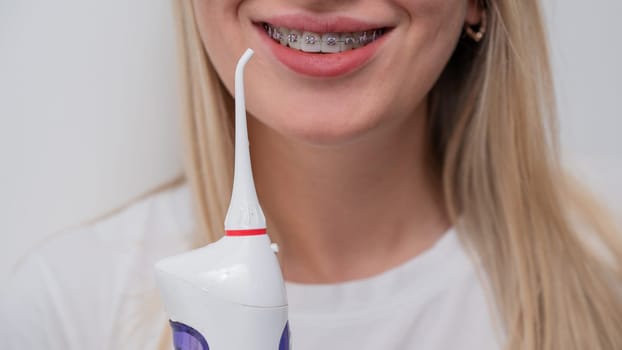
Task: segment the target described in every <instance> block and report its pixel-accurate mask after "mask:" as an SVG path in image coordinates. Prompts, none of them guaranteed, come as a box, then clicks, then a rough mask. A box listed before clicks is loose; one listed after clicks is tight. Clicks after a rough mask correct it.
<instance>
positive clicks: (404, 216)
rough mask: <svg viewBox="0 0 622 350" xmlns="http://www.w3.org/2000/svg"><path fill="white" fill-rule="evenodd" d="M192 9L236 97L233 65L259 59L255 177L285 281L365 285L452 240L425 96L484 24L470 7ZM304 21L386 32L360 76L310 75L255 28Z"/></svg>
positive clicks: (416, 1) (462, 0) (253, 129)
mask: <svg viewBox="0 0 622 350" xmlns="http://www.w3.org/2000/svg"><path fill="white" fill-rule="evenodd" d="M193 1H194V6H195V12H196V16H197V22H198V24H199V31H200V34H201V37H202V40H203V42H204V45H205V48H206V51H207V53H208V55H209V58H210V60H211V61H212V63H213V65H214V67H215V68H216V71H217V73H218V75H219V76H220V77H221V79H222V81H223V83H224V85H225V86H226V87H227V89H228V90H229V91H230V92H231V91H233V76H234V74H233V72H234V69H235V63H236V61H237V59H238V58H239V56H240V55H241V54H242V53H243V52H244V50H245V49H246V48H247V47H251V48H253V49H254V50H255V51H256V55H255V57H254V58H253V59H252V60H251V62H250V63H249V64H248V67H247V69H246V77H245V81H246V99H247V108H248V111H249V120H248V123H249V139H250V143H251V154H252V162H253V171H254V176H255V182H256V187H257V192H258V195H259V198H260V201H261V204H262V206H263V209H264V212H265V213H266V217H267V219H268V227H269V231H270V234H271V238H272V239H273V240H274V241H276V242H277V243H279V246H280V249H281V250H280V251H281V252H280V254H279V259H280V260H281V266H282V268H283V273H284V276H285V278H286V279H287V280H289V281H295V282H301V283H334V282H340V281H346V280H352V279H358V278H364V277H368V276H371V275H374V274H377V273H379V272H382V271H385V270H387V269H389V268H391V267H394V266H397V265H399V264H400V263H403V262H404V261H407V260H409V259H412V258H413V257H415V256H417V255H418V254H420V253H421V252H423V251H425V250H426V249H427V248H429V247H430V246H431V245H433V244H434V242H436V241H437V240H438V239H439V238H440V236H441V235H442V234H443V233H444V232H446V230H447V229H448V228H449V227H450V221H449V219H448V216H447V213H446V210H445V203H444V201H443V193H442V186H441V181H440V177H439V174H438V172H437V171H435V170H434V167H433V163H434V161H433V159H431V158H432V157H431V155H430V154H431V152H430V137H429V131H428V127H427V125H426V112H427V105H426V97H427V94H428V93H429V91H430V89H431V88H432V86H433V84H434V82H435V81H436V80H437V78H438V76H439V75H440V73H441V71H442V69H443V67H444V66H445V64H446V62H447V60H448V59H449V57H450V56H451V53H452V52H453V48H454V47H455V45H456V43H457V41H458V39H459V37H460V33H461V31H462V27H463V25H464V24H465V23H468V24H476V23H478V22H479V20H480V12H479V9H478V8H477V5H476V2H475V1H474V0H441V1H432V0H391V1H390V0H383V1H379V0H358V1H354V0H352V1H334V0H331V1H329V0H325V1H322V0H298V1H284V0H221V1H215V0H193ZM300 13H302V14H305V15H309V16H314V18H319V19H320V20H322V19H324V18H329V17H330V16H337V15H343V16H349V17H353V18H355V19H359V20H363V21H366V22H370V23H372V22H373V23H374V24H379V25H382V26H383V27H388V28H390V31H389V32H388V33H387V34H386V35H385V37H383V41H382V42H381V43H380V42H379V43H380V45H381V46H379V47H380V49H378V50H377V52H375V54H374V55H373V56H372V57H371V58H370V59H369V60H367V61H366V62H365V63H363V64H362V65H360V66H357V68H356V69H353V70H351V71H348V72H346V73H343V74H339V75H336V76H330V77H320V76H309V75H305V74H301V73H300V72H296V71H294V70H292V69H290V68H289V67H286V66H285V65H284V64H283V63H282V62H280V61H279V60H278V59H276V58H275V57H274V55H273V54H272V52H271V51H270V49H269V48H268V47H267V46H269V45H266V44H265V41H262V40H261V38H260V36H261V35H265V32H263V31H262V30H258V29H257V28H258V26H256V25H254V24H257V23H260V22H263V21H266V19H267V18H271V17H270V16H273V15H274V14H277V15H279V14H300ZM288 50H290V49H288ZM291 50H293V49H291ZM317 55H321V54H317ZM320 59H321V57H320Z"/></svg>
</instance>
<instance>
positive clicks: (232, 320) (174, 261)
mask: <svg viewBox="0 0 622 350" xmlns="http://www.w3.org/2000/svg"><path fill="white" fill-rule="evenodd" d="M252 55H253V50H251V49H248V50H247V51H246V52H245V53H244V55H242V57H241V58H240V60H239V62H238V65H237V68H236V71H235V123H236V128H235V170H234V177H233V192H232V195H231V203H230V205H229V211H228V212H227V216H226V218H225V232H226V235H225V236H224V237H222V238H221V239H220V240H218V241H216V242H215V243H212V244H209V245H207V246H205V247H202V248H199V249H196V250H193V251H190V252H187V253H184V254H181V255H177V256H173V257H169V258H165V259H163V260H161V261H159V262H158V263H157V264H156V279H157V283H158V287H159V289H160V292H161V294H162V298H163V301H164V306H165V308H166V311H167V313H168V315H169V317H170V324H171V327H172V329H173V343H174V344H173V345H174V347H175V349H176V350H289V349H290V335H289V327H288V323H287V310H288V307H287V297H286V294H285V284H284V282H283V275H282V273H281V268H280V266H279V263H278V260H277V258H276V255H275V253H276V249H275V246H273V245H272V244H271V242H270V239H269V238H268V235H267V234H266V219H265V217H264V214H263V211H262V210H261V207H260V205H259V201H258V199H257V193H256V191H255V183H254V181H253V175H252V169H251V162H250V153H249V146H248V131H247V127H246V106H245V100H244V67H245V66H246V63H247V62H248V60H249V59H250V58H251V56H252Z"/></svg>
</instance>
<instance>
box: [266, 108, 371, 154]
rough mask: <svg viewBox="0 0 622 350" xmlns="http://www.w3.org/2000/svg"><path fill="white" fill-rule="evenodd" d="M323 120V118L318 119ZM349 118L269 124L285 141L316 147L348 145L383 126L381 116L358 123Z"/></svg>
mask: <svg viewBox="0 0 622 350" xmlns="http://www.w3.org/2000/svg"><path fill="white" fill-rule="evenodd" d="M318 116H319V117H318ZM346 116H348V115H344V114H342V113H340V114H330V113H314V114H304V113H298V115H296V118H287V116H283V118H281V119H277V118H275V119H273V120H270V121H268V123H266V124H267V125H268V127H270V128H272V129H273V130H275V131H276V132H277V133H278V134H280V135H282V136H283V137H285V138H288V139H290V140H294V141H296V142H300V143H303V144H307V145H310V146H316V147H334V146H340V145H345V144H348V143H351V142H354V141H356V140H357V139H360V138H362V137H364V136H365V135H367V134H369V133H371V132H373V130H374V129H375V128H376V127H377V126H378V124H379V120H378V119H379V118H377V116H370V115H360V114H359V116H358V118H356V119H352V118H351V116H352V115H349V117H350V118H346Z"/></svg>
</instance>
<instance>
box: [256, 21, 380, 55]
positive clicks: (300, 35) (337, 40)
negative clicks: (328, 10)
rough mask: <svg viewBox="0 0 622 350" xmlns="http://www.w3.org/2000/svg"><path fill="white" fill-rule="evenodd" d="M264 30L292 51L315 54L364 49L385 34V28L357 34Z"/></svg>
mask: <svg viewBox="0 0 622 350" xmlns="http://www.w3.org/2000/svg"><path fill="white" fill-rule="evenodd" d="M263 28H264V30H265V31H266V33H267V34H268V36H269V37H271V38H272V39H273V40H274V41H276V42H278V43H280V44H281V45H283V46H289V47H290V48H292V49H296V50H300V51H305V52H314V53H339V52H343V51H348V50H352V49H357V48H359V47H363V46H365V45H367V44H369V43H371V42H373V41H375V40H377V39H378V38H380V37H382V36H383V35H384V33H385V29H384V28H380V29H375V30H369V31H365V32H356V33H325V34H318V33H313V32H300V31H298V30H295V29H291V30H290V29H286V28H283V27H280V28H277V27H274V26H272V25H270V24H267V23H264V24H263Z"/></svg>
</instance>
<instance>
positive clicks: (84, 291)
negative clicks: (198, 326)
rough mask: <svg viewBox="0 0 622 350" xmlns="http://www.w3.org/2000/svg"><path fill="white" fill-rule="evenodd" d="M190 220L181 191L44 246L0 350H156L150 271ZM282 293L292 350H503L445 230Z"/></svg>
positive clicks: (6, 290) (8, 312)
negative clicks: (382, 261) (407, 256)
mask: <svg viewBox="0 0 622 350" xmlns="http://www.w3.org/2000/svg"><path fill="white" fill-rule="evenodd" d="M193 223H194V220H193V216H192V208H191V198H190V193H189V189H188V187H186V186H180V187H178V188H175V189H172V190H168V191H164V192H162V193H159V194H156V195H153V196H151V197H149V198H146V199H145V200H142V201H140V202H138V203H136V204H134V205H132V206H131V207H129V208H127V209H125V210H123V211H122V212H120V213H118V214H116V215H114V216H112V217H110V218H107V219H105V220H102V221H100V222H97V223H95V224H93V225H90V226H86V227H82V228H79V229H76V230H71V231H68V232H65V233H63V234H60V235H57V236H55V237H53V238H52V239H49V240H47V241H46V242H44V244H42V245H41V246H39V247H37V248H35V249H34V250H33V251H32V252H31V253H30V254H29V255H28V256H27V257H26V258H25V259H24V260H23V261H22V262H21V264H20V265H19V266H18V268H17V270H16V271H15V274H14V275H13V276H12V278H11V279H10V280H9V283H8V285H6V286H3V288H2V294H1V295H0V349H3V350H13V349H63V350H72V349H89V350H95V349H134V350H135V349H155V348H156V346H157V344H158V342H159V341H160V335H161V334H162V333H163V332H162V331H163V330H164V329H165V327H168V319H167V316H166V314H165V312H164V310H163V309H162V305H161V303H160V300H159V295H158V292H157V290H156V287H155V281H154V269H153V264H154V263H155V262H156V261H157V260H159V259H161V258H162V257H165V256H169V255H174V254H178V253H181V252H183V251H186V250H189V249H191V248H192V247H191V243H190V242H191V241H192V238H193V233H192V232H193ZM287 294H288V299H289V311H290V315H289V319H290V321H289V322H290V329H291V335H292V339H293V346H292V348H293V349H294V350H312V349H313V350H317V349H322V350H347V349H356V350H377V349H382V350H398V349H400V350H402V349H416V350H439V349H464V350H469V349H477V350H489V349H490V350H493V349H495V350H496V349H502V346H501V344H502V339H501V338H502V336H499V335H498V334H500V332H499V329H498V327H495V325H494V321H493V317H492V315H493V312H491V311H490V310H491V309H490V308H489V305H488V303H487V302H486V299H485V295H484V289H483V284H482V283H481V282H480V280H479V278H478V275H477V271H476V269H475V264H474V263H473V261H472V260H471V259H470V258H469V257H468V255H467V254H466V252H465V251H464V248H463V246H462V245H461V244H460V241H459V240H458V237H457V236H456V233H455V232H454V230H453V229H452V230H449V231H448V232H447V233H446V234H445V235H444V236H443V237H442V238H441V239H440V240H439V242H437V243H436V244H435V245H434V246H433V247H432V248H430V249H429V250H427V251H426V252H424V253H423V254H421V255H419V256H417V257H415V258H413V259H411V260H410V261H408V262H406V263H404V264H402V265H400V266H397V267H395V268H393V269H390V270H388V271H385V272H383V273H381V274H379V275H376V276H372V277H370V278H366V279H363V280H357V281H351V282H345V283H338V284H326V285H307V284H297V283H287ZM211 350H220V349H211ZM240 350H251V349H240ZM275 350H277V349H275Z"/></svg>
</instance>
